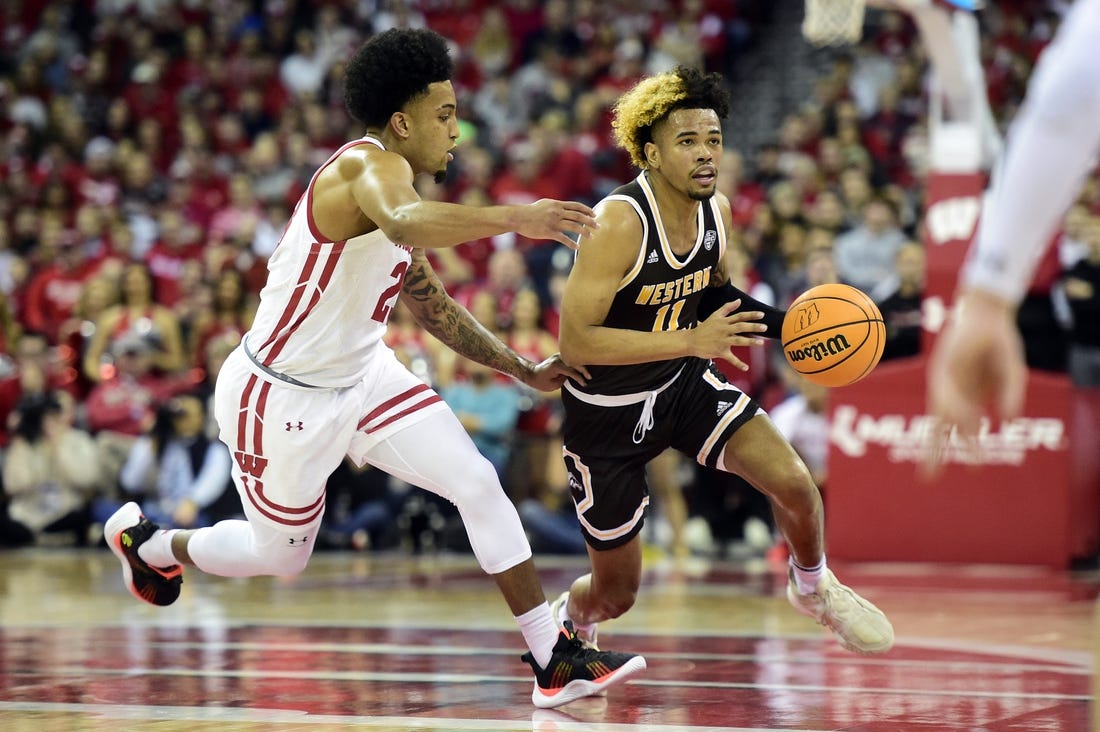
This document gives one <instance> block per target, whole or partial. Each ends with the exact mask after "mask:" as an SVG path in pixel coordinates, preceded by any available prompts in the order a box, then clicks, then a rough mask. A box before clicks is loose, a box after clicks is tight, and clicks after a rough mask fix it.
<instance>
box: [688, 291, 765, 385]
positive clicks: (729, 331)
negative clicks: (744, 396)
mask: <svg viewBox="0 0 1100 732" xmlns="http://www.w3.org/2000/svg"><path fill="white" fill-rule="evenodd" d="M739 307H741V300H739V299H738V300H734V301H732V302H728V303H726V304H725V305H723V306H722V307H720V308H718V309H717V310H715V311H714V312H713V313H711V316H710V317H709V318H707V319H706V320H704V321H703V322H701V323H699V326H698V327H696V328H693V329H692V330H690V331H688V332H689V333H690V335H691V337H692V339H693V341H692V355H695V356H698V357H699V358H721V359H724V360H725V361H728V362H729V363H730V364H732V365H733V367H734V368H737V369H740V370H741V371H748V370H749V365H748V364H747V363H745V362H744V361H742V360H741V359H739V358H737V356H735V355H733V352H732V351H730V348H732V347H734V346H759V345H762V344H763V343H764V339H763V338H759V337H757V336H756V335H755V334H757V333H763V332H764V331H765V330H767V329H768V327H767V326H766V325H764V324H763V323H760V322H758V321H759V320H760V319H761V318H763V317H764V313H762V312H760V311H759V310H746V311H744V312H738V311H737V308H739Z"/></svg>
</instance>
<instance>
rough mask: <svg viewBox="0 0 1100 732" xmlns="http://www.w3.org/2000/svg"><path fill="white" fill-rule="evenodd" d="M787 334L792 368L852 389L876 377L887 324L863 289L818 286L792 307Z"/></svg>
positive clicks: (786, 321) (821, 381) (785, 322)
mask: <svg viewBox="0 0 1100 732" xmlns="http://www.w3.org/2000/svg"><path fill="white" fill-rule="evenodd" d="M782 336H783V355H784V356H786V358H787V363H789V364H790V365H791V368H793V369H794V370H795V371H797V372H798V373H799V374H801V375H802V376H803V377H805V378H806V379H809V380H810V381H812V382H814V383H815V384H820V385H821V386H831V387H836V386H847V385H848V384H854V383H855V382H857V381H859V380H860V379H862V378H863V377H864V376H866V375H867V374H869V373H871V370H872V369H873V368H874V367H875V365H876V364H878V362H879V359H880V358H882V349H883V348H884V347H885V345H886V325H885V324H884V323H883V322H882V313H881V312H879V309H878V306H877V305H875V303H874V301H873V300H871V298H869V297H868V296H867V295H866V294H864V293H863V292H862V291H861V290H858V289H856V288H855V287H851V286H850V285H839V284H829V285H818V286H817V287H811V288H810V289H809V290H806V292H804V293H802V294H801V295H800V296H799V297H798V299H796V300H795V301H794V302H793V303H791V306H790V308H788V309H787V315H786V317H784V318H783V333H782Z"/></svg>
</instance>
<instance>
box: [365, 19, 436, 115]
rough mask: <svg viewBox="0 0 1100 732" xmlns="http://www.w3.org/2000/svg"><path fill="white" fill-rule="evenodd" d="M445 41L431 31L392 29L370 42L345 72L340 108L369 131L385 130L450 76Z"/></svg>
mask: <svg viewBox="0 0 1100 732" xmlns="http://www.w3.org/2000/svg"><path fill="white" fill-rule="evenodd" d="M452 68H453V64H452V62H451V57H450V54H449V53H448V52H447V42H446V40H444V38H443V36H441V35H439V34H438V33H436V32H435V31H430V30H424V29H419V28H392V29H390V30H387V31H383V32H382V33H379V34H378V35H376V36H373V37H372V38H370V39H369V40H368V41H367V42H366V43H364V44H363V45H362V46H360V47H359V50H358V51H356V52H355V55H354V56H352V57H351V60H350V61H349V62H348V65H347V68H346V70H345V73H344V104H345V105H346V106H347V108H348V112H349V113H350V114H351V116H352V117H354V118H355V119H357V120H359V121H360V122H362V123H363V124H364V125H366V126H367V127H372V128H377V127H384V126H385V124H386V122H388V121H389V119H390V117H391V116H392V115H393V113H394V112H398V111H400V110H401V108H402V107H404V106H405V105H406V104H407V103H408V102H409V100H410V99H413V98H415V97H417V96H419V95H421V94H423V93H425V92H427V90H428V85H429V84H431V83H433V82H437V81H448V80H449V79H450V78H451V70H452Z"/></svg>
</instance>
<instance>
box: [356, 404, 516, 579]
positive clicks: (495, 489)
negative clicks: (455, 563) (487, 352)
mask: <svg viewBox="0 0 1100 732" xmlns="http://www.w3.org/2000/svg"><path fill="white" fill-rule="evenodd" d="M425 445H430V446H431V449H430V450H429V449H425ZM364 459H365V461H366V462H367V463H370V464H371V465H373V466H375V467H377V468H379V469H380V470H384V471H385V472H387V473H389V474H390V475H393V476H395V477H397V478H400V479H401V480H404V481H406V482H408V483H411V484H413V485H415V486H418V487H420V488H424V489H425V490H429V491H431V492H432V493H435V494H436V495H437V496H441V497H443V498H446V499H447V500H448V501H450V502H451V503H453V504H454V505H455V507H456V508H458V512H459V515H461V516H462V523H463V525H464V526H465V527H466V534H467V536H469V537H470V546H471V547H472V548H473V551H474V556H475V557H476V558H477V561H478V564H480V565H481V568H482V569H484V570H485V571H486V572H488V573H489V574H499V573H500V572H503V571H505V570H507V569H511V568H512V567H514V566H516V565H517V564H519V563H521V562H523V561H526V560H527V559H530V558H531V546H530V544H528V542H527V535H526V534H525V533H524V531H523V524H522V523H520V520H519V514H518V513H517V512H516V507H515V506H514V505H512V501H511V499H509V498H508V496H507V495H505V493H504V489H503V488H502V487H501V485H500V479H499V478H498V477H497V473H496V470H495V469H494V468H493V465H492V463H490V462H489V461H488V460H487V459H485V458H484V457H483V456H482V455H481V453H479V452H478V451H477V448H476V447H475V446H474V444H473V442H472V441H471V440H470V437H469V435H467V434H466V431H465V430H464V429H463V428H462V425H461V424H460V423H459V421H458V419H457V418H456V417H455V416H454V414H452V413H450V412H441V413H438V414H435V415H432V416H431V417H429V418H427V419H425V420H423V421H422V422H418V423H417V424H415V425H412V426H411V427H409V428H408V429H405V430H402V431H401V432H398V433H397V434H395V435H393V436H392V437H390V438H389V439H387V440H386V441H385V442H381V443H379V444H377V445H375V446H374V447H372V448H371V449H370V450H368V451H367V453H366V454H365V456H364Z"/></svg>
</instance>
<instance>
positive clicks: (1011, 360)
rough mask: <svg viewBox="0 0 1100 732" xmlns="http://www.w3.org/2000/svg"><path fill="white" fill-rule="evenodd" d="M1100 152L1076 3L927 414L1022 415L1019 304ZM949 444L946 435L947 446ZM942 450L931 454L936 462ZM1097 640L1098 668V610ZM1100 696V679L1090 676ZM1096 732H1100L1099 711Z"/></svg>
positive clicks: (938, 356)
mask: <svg viewBox="0 0 1100 732" xmlns="http://www.w3.org/2000/svg"><path fill="white" fill-rule="evenodd" d="M1098 154H1100V0H1077V2H1076V3H1074V5H1073V7H1072V8H1071V9H1070V11H1069V13H1068V15H1067V16H1066V18H1065V19H1064V20H1063V22H1062V25H1061V26H1060V28H1059V29H1058V33H1057V35H1056V36H1055V37H1054V41H1053V43H1051V45H1050V47H1049V48H1048V49H1047V50H1046V51H1045V52H1044V53H1043V56H1042V58H1041V59H1040V61H1039V64H1038V66H1037V67H1036V69H1035V73H1034V74H1033V75H1032V78H1031V81H1030V82H1029V84H1028V90H1027V95H1026V97H1025V99H1024V104H1023V106H1022V107H1021V108H1020V112H1019V114H1018V115H1017V117H1016V120H1015V122H1014V123H1013V127H1012V129H1011V131H1010V133H1009V137H1008V144H1007V146H1006V149H1005V158H1004V160H1003V161H1002V163H1001V166H1000V168H999V170H997V172H996V174H995V175H994V178H993V184H992V187H991V190H990V192H989V196H988V204H987V208H986V210H985V211H984V213H983V214H982V220H981V224H980V227H979V229H978V235H977V237H976V239H975V240H974V243H973V244H972V245H971V249H970V251H969V252H968V257H967V262H966V264H965V266H964V269H963V271H962V274H961V276H960V277H959V296H958V298H957V299H956V306H955V310H954V312H953V313H952V316H951V320H950V322H949V323H948V326H947V328H946V330H945V331H944V333H943V334H942V335H941V336H940V338H939V340H937V341H936V346H935V348H934V350H933V352H932V358H931V362H930V363H929V367H928V413H929V414H932V415H934V416H935V417H937V418H938V419H939V420H940V421H941V422H942V423H943V424H944V425H947V426H953V427H955V428H957V429H958V430H959V431H960V432H961V433H963V434H975V433H976V432H977V431H978V429H979V427H980V424H981V419H982V416H983V415H984V414H986V413H987V412H992V413H993V414H994V415H996V416H999V417H1001V418H1004V419H1011V418H1013V417H1015V416H1017V415H1019V413H1020V411H1021V410H1022V408H1023V403H1024V393H1025V388H1026V382H1027V366H1026V363H1025V361H1024V348H1023V343H1022V341H1021V339H1020V332H1019V330H1018V329H1017V327H1016V306H1017V305H1018V304H1019V302H1020V300H1021V298H1022V297H1023V293H1024V291H1025V290H1026V289H1027V286H1028V285H1029V284H1030V282H1031V278H1032V277H1033V276H1034V274H1035V268H1036V266H1037V264H1038V261H1039V259H1040V258H1041V257H1042V254H1043V252H1044V250H1045V248H1046V247H1047V246H1048V245H1049V243H1050V240H1051V235H1052V234H1053V233H1054V230H1055V227H1056V226H1057V223H1058V221H1059V220H1060V219H1061V217H1062V216H1063V215H1064V213H1065V211H1066V209H1068V208H1069V207H1070V205H1071V204H1072V203H1073V199H1074V197H1075V196H1076V195H1077V194H1078V193H1079V191H1080V187H1081V182H1082V180H1083V179H1084V177H1085V176H1086V175H1087V173H1088V171H1089V170H1090V169H1091V168H1092V167H1093V166H1094V165H1096V162H1097V155H1098ZM940 439H944V437H943V436H942V433H941V438H940ZM936 454H937V451H936V450H930V451H929V455H930V458H932V459H933V460H934V458H935V456H936ZM1094 622H1095V630H1094V632H1093V655H1094V665H1095V666H1097V667H1098V668H1100V602H1098V603H1097V605H1096V616H1095V621H1094ZM1092 690H1093V697H1094V698H1096V697H1100V673H1095V672H1094V673H1093V689H1092ZM1091 727H1092V729H1093V730H1094V731H1095V732H1100V713H1097V711H1096V704H1093V711H1092V721H1091Z"/></svg>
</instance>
